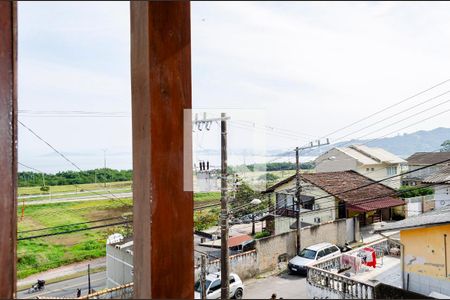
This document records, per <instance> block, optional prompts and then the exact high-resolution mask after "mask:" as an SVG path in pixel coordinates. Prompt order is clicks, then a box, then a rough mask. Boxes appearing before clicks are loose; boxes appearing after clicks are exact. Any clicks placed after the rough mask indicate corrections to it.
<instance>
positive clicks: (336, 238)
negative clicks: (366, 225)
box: [255, 219, 359, 272]
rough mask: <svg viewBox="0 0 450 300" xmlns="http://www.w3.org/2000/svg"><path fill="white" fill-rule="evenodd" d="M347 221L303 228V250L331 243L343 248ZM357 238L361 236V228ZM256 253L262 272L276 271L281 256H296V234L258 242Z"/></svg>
mask: <svg viewBox="0 0 450 300" xmlns="http://www.w3.org/2000/svg"><path fill="white" fill-rule="evenodd" d="M346 228H347V225H346V219H340V220H336V221H334V222H328V223H324V224H321V225H315V226H310V227H306V228H302V233H301V246H302V248H305V247H308V246H311V245H314V244H318V243H322V242H329V243H332V244H336V245H339V246H343V245H344V244H345V242H346ZM356 228H357V237H358V236H359V226H358V225H357V226H356ZM255 247H256V251H257V253H258V265H259V270H260V271H261V272H265V271H268V270H272V269H275V268H277V267H278V266H279V263H280V256H283V255H285V256H286V257H287V258H288V259H290V258H292V257H294V256H295V255H296V249H295V248H296V232H295V230H291V231H289V232H285V233H282V234H279V235H276V236H270V237H267V238H263V239H259V240H256V245H255Z"/></svg>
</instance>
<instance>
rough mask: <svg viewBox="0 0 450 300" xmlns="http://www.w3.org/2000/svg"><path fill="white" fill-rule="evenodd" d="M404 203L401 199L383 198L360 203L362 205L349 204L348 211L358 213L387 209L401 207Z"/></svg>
mask: <svg viewBox="0 0 450 300" xmlns="http://www.w3.org/2000/svg"><path fill="white" fill-rule="evenodd" d="M403 204H405V202H404V201H403V200H402V199H399V198H392V197H384V198H380V199H376V201H368V202H365V201H364V202H362V203H355V204H350V205H349V206H348V209H351V210H354V211H359V212H367V211H372V210H377V209H380V208H388V207H394V206H399V205H403Z"/></svg>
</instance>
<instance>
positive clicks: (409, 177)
mask: <svg viewBox="0 0 450 300" xmlns="http://www.w3.org/2000/svg"><path fill="white" fill-rule="evenodd" d="M406 161H407V162H408V170H409V171H414V170H417V169H420V168H423V169H421V170H418V171H416V172H412V173H408V174H405V175H404V176H402V184H403V185H409V186H416V185H421V184H422V181H423V180H424V179H425V178H426V177H429V176H431V175H433V174H435V173H436V172H438V171H440V170H441V169H442V168H443V167H446V166H449V165H450V152H417V153H414V154H413V155H411V156H410V157H408V158H407V159H406ZM441 162H444V163H441ZM431 165H433V166H431ZM427 166H430V167H428V168H424V167H427Z"/></svg>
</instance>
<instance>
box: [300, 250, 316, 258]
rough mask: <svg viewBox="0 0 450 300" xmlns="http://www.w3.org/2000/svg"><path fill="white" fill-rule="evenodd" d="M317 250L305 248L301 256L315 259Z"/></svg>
mask: <svg viewBox="0 0 450 300" xmlns="http://www.w3.org/2000/svg"><path fill="white" fill-rule="evenodd" d="M316 253H317V252H316V251H314V250H310V249H303V250H302V252H300V255H299V256H300V257H304V258H308V259H314V258H315V257H316Z"/></svg>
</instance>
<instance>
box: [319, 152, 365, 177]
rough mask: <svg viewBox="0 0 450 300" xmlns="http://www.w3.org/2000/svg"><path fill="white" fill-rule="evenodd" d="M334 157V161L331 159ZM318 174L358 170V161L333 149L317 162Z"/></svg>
mask: <svg viewBox="0 0 450 300" xmlns="http://www.w3.org/2000/svg"><path fill="white" fill-rule="evenodd" d="M332 156H334V158H333V159H329V158H330V157H332ZM315 163H316V168H315V169H316V172H318V173H319V172H337V171H346V170H356V168H357V164H358V162H357V160H356V159H354V158H352V157H350V156H348V155H347V154H345V153H343V152H341V151H339V150H337V149H331V150H330V151H327V152H325V153H324V154H322V155H321V156H319V157H318V158H316V160H315Z"/></svg>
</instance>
